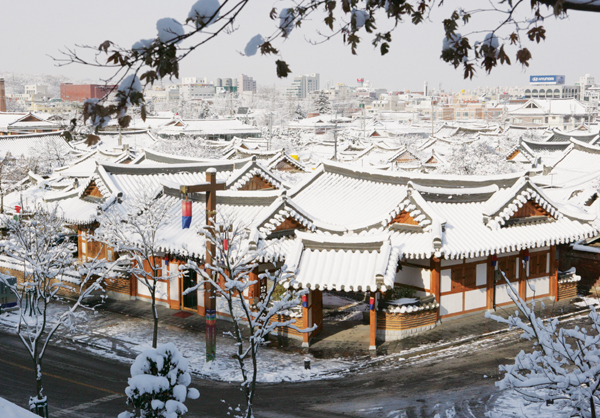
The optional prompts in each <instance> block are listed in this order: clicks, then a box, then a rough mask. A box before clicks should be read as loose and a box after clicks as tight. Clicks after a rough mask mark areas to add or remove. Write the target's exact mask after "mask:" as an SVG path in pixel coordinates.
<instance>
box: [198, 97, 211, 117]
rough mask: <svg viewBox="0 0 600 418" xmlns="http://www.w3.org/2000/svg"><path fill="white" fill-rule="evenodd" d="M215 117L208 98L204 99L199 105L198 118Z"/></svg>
mask: <svg viewBox="0 0 600 418" xmlns="http://www.w3.org/2000/svg"><path fill="white" fill-rule="evenodd" d="M212 117H214V113H213V111H212V109H211V106H210V103H208V102H207V101H206V100H202V101H201V102H200V104H199V105H198V119H210V118H212Z"/></svg>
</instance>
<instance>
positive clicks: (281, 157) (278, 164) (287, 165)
mask: <svg viewBox="0 0 600 418" xmlns="http://www.w3.org/2000/svg"><path fill="white" fill-rule="evenodd" d="M266 165H267V167H268V168H269V169H270V170H277V171H285V172H296V173H304V172H307V170H306V167H304V165H302V164H300V162H298V160H296V159H295V158H292V156H291V155H289V154H288V153H287V152H285V150H284V149H282V150H281V151H280V152H278V153H277V154H276V155H275V156H273V158H271V159H270V160H268V161H267V163H266Z"/></svg>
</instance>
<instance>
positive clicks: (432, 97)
mask: <svg viewBox="0 0 600 418" xmlns="http://www.w3.org/2000/svg"><path fill="white" fill-rule="evenodd" d="M431 136H433V97H432V98H431Z"/></svg>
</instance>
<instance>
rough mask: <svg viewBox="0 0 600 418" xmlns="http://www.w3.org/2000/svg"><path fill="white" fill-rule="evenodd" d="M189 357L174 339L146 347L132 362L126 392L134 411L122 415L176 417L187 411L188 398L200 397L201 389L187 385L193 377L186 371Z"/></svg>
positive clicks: (128, 403)
mask: <svg viewBox="0 0 600 418" xmlns="http://www.w3.org/2000/svg"><path fill="white" fill-rule="evenodd" d="M187 369H188V360H187V359H185V358H184V357H183V356H182V355H181V354H180V353H179V351H178V350H177V348H176V347H175V345H174V344H173V343H167V344H161V345H159V346H158V348H156V349H154V348H151V349H147V350H144V351H143V352H142V353H141V354H140V355H138V356H137V358H136V359H135V362H134V363H133V364H132V365H131V377H130V378H129V379H128V384H129V386H127V388H126V389H125V394H126V395H127V405H129V406H130V407H131V408H132V409H133V411H125V412H122V413H121V414H119V418H134V417H145V418H154V417H156V418H159V417H164V418H177V417H181V416H182V415H184V414H185V413H186V412H187V407H186V406H185V404H184V402H185V400H186V398H190V399H198V397H199V396H200V393H199V392H198V390H196V389H194V388H188V386H189V384H190V382H191V381H192V378H191V377H190V374H189V373H188V372H187Z"/></svg>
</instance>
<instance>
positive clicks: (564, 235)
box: [288, 163, 596, 258]
mask: <svg viewBox="0 0 600 418" xmlns="http://www.w3.org/2000/svg"><path fill="white" fill-rule="evenodd" d="M519 176H521V175H520V174H509V175H502V176H432V175H429V176H426V175H410V176H407V175H400V174H397V173H389V174H387V173H384V172H381V171H375V170H351V169H348V168H346V167H342V166H341V165H339V164H333V163H327V164H324V165H323V166H321V167H320V168H319V170H317V173H316V174H315V176H314V177H313V178H311V179H310V180H307V181H305V182H304V183H302V184H300V185H298V186H296V187H294V188H292V189H291V190H290V191H289V193H288V195H289V196H290V198H289V199H290V200H291V201H292V202H294V203H295V204H297V205H298V207H300V208H302V210H303V211H304V213H305V214H306V217H307V218H308V219H311V220H313V224H315V223H314V220H316V219H318V220H319V221H320V222H322V223H323V224H324V225H330V226H335V227H336V228H337V229H338V230H339V229H346V230H347V232H345V233H344V234H346V235H345V236H348V234H350V233H360V234H361V235H362V234H372V233H381V232H386V231H387V232H388V233H390V236H391V240H392V244H393V246H395V247H398V248H399V251H400V252H401V254H402V255H403V256H404V257H407V258H430V257H432V256H433V255H436V256H437V257H447V258H466V257H480V256H487V255H490V254H495V253H503V252H509V251H514V249H515V248H518V249H522V248H531V247H540V246H545V245H551V244H555V243H557V242H570V241H573V240H576V239H579V238H580V237H585V236H589V235H590V234H594V233H596V228H595V226H594V225H593V217H590V216H589V215H587V214H586V213H585V212H583V211H580V210H578V209H577V208H569V207H566V206H561V205H559V204H557V203H554V202H552V201H551V200H550V199H549V198H548V197H547V196H545V195H544V193H543V192H541V191H540V190H539V188H538V187H537V186H535V185H533V184H531V182H530V181H529V180H524V179H523V178H520V177H519ZM411 190H412V191H411ZM523 199H525V203H520V204H517V203H516V202H521V200H523ZM540 199H541V200H540ZM528 200H532V205H534V206H535V205H537V206H539V207H540V208H541V209H540V210H541V213H540V215H543V216H546V214H547V217H548V218H547V219H546V218H544V219H542V218H539V217H537V216H535V213H534V216H531V217H529V216H522V215H523V214H517V215H515V213H512V214H509V213H508V211H509V210H512V209H514V211H518V210H519V207H520V206H523V205H524V204H527V205H529V203H528ZM488 201H489V202H488ZM519 205H520V206H519ZM491 207H497V210H496V211H493V210H491V209H490V208H491ZM507 208H508V209H507ZM515 208H516V209H515ZM513 215H515V217H520V220H519V221H518V222H507V220H508V219H510V218H511V216H513ZM507 217H508V218H507ZM484 218H485V219H487V220H486V221H485V222H484ZM505 218H506V219H505ZM550 218H551V219H550ZM501 219H505V220H504V223H505V224H506V225H509V224H510V225H512V226H511V227H510V228H504V227H502V228H501V227H500V226H498V227H497V228H496V227H493V228H492V226H493V224H492V223H491V222H490V221H494V222H496V223H497V224H498V225H502V222H501V221H500V220H501ZM542 221H543V222H542ZM315 231H316V233H323V232H324V233H336V232H334V231H328V230H326V229H325V228H324V229H321V227H320V226H319V225H317V226H316V230H315ZM476 254H477V255H476Z"/></svg>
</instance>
